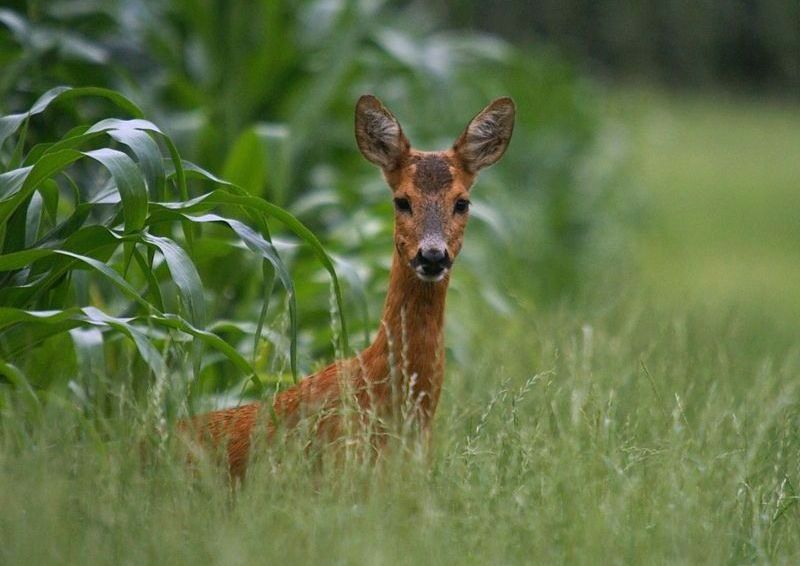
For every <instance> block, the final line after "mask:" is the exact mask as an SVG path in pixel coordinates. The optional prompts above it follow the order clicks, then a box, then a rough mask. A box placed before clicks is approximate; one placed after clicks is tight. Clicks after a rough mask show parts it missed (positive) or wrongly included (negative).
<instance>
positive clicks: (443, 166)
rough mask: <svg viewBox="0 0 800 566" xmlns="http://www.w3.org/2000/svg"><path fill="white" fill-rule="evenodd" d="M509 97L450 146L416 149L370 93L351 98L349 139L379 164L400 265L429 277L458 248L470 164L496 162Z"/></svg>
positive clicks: (434, 277)
mask: <svg viewBox="0 0 800 566" xmlns="http://www.w3.org/2000/svg"><path fill="white" fill-rule="evenodd" d="M514 113H515V109H514V102H513V101H512V100H511V99H510V98H498V99H497V100H495V101H493V102H492V103H491V104H489V105H488V106H487V107H486V108H484V109H483V110H482V111H481V112H480V113H479V114H478V115H477V116H475V117H474V118H473V119H472V120H471V121H470V123H469V124H468V125H467V127H466V129H465V130H464V132H463V133H462V134H461V136H459V138H458V139H457V140H456V142H455V143H454V144H453V146H452V147H451V148H450V149H447V150H445V151H417V150H415V149H413V148H412V147H411V144H410V143H409V142H408V139H406V137H405V135H404V134H403V129H402V128H401V127H400V123H399V122H398V121H397V119H396V118H395V117H394V115H393V114H392V113H391V112H390V111H389V110H388V109H387V108H386V107H385V106H384V105H383V104H381V102H380V100H378V99H377V98H375V97H374V96H371V95H364V96H362V97H361V98H359V99H358V104H357V105H356V141H357V142H358V147H359V149H360V150H361V153H362V154H363V155H364V157H366V158H367V160H369V161H371V162H372V163H374V164H375V165H378V166H379V167H380V168H381V169H382V170H383V174H384V177H385V179H386V182H387V184H388V185H389V188H390V189H391V190H392V195H393V197H394V208H395V229H394V243H395V248H396V249H397V253H398V254H399V257H400V259H401V260H402V262H403V264H405V265H406V266H408V268H409V269H411V270H413V271H414V273H415V274H416V276H417V277H419V279H421V280H422V281H426V282H429V283H435V282H438V281H441V280H443V279H444V278H445V277H446V276H447V274H448V273H449V271H450V268H451V267H452V265H453V261H454V260H455V258H456V256H458V252H459V251H460V250H461V244H462V241H463V238H464V229H465V228H466V226H467V218H468V217H469V206H470V201H469V192H470V189H471V187H472V184H473V183H474V181H475V177H476V176H477V173H478V171H480V170H481V169H483V168H484V167H488V166H489V165H492V164H493V163H496V162H497V161H498V160H499V159H500V158H501V157H502V156H503V153H504V152H505V150H506V147H508V142H509V140H510V139H511V133H512V131H513V129H514Z"/></svg>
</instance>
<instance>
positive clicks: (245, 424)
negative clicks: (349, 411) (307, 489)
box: [181, 95, 515, 479]
mask: <svg viewBox="0 0 800 566" xmlns="http://www.w3.org/2000/svg"><path fill="white" fill-rule="evenodd" d="M514 114H515V108H514V103H513V101H512V100H511V99H510V98H499V99H497V100H495V101H494V102H492V103H491V104H489V105H488V106H487V107H486V108H484V109H483V110H482V111H481V112H480V113H479V114H478V115H477V116H475V117H474V118H473V119H472V120H471V121H470V123H469V124H468V125H467V127H466V129H465V130H464V132H463V133H462V134H461V136H460V137H459V138H458V139H457V140H456V142H455V144H454V145H453V146H452V147H451V148H450V149H448V150H446V151H435V152H427V151H417V150H415V149H412V148H411V145H410V144H409V142H408V140H407V139H406V137H405V135H404V134H403V130H402V128H401V127H400V124H399V123H398V121H397V119H396V118H395V117H394V115H392V113H391V112H390V111H389V110H387V109H386V108H385V107H384V106H383V104H381V102H380V101H379V100H378V99H377V98H375V97H374V96H370V95H364V96H362V97H361V98H360V99H359V100H358V103H357V105H356V116H355V134H356V141H357V143H358V147H359V149H360V150H361V153H362V154H363V155H364V157H366V158H367V159H368V160H369V161H371V162H372V163H374V164H375V165H378V166H380V167H381V169H382V170H383V175H384V177H385V179H386V182H387V183H388V185H389V188H390V189H391V191H392V196H393V197H394V208H395V226H394V245H395V249H394V254H393V258H392V267H391V272H390V275H389V290H388V293H387V295H386V302H385V305H384V309H383V315H382V318H381V325H380V328H379V330H378V332H377V335H376V337H375V340H374V341H373V342H372V344H371V345H370V346H369V347H367V348H366V349H365V350H364V351H363V352H361V353H360V354H359V355H358V356H356V357H354V358H351V359H347V360H342V361H337V362H335V363H333V364H331V365H330V366H328V367H326V368H325V369H323V370H321V371H319V372H317V373H315V374H313V375H310V376H308V377H306V378H305V379H303V380H301V381H300V382H299V383H297V384H296V385H295V386H293V387H291V388H290V389H287V390H285V391H282V392H280V393H278V394H277V395H276V396H275V397H274V399H273V401H272V406H271V407H270V406H269V404H268V402H267V403H264V402H257V403H252V404H248V405H243V406H239V407H235V408H232V409H227V410H221V411H215V412H211V413H207V414H204V415H199V416H196V417H194V418H193V419H192V420H191V421H188V422H184V423H182V424H181V428H182V429H184V430H186V429H190V430H192V431H193V432H195V433H197V435H198V440H200V442H201V443H203V442H205V443H210V444H211V445H212V446H214V447H217V448H221V449H224V450H225V452H226V453H227V459H228V462H227V463H228V468H229V472H230V474H231V477H232V478H238V479H242V478H243V476H244V473H245V469H246V466H247V462H248V457H249V452H250V446H251V440H252V439H251V437H252V435H253V432H254V428H256V426H257V425H258V423H263V426H264V427H265V428H266V431H263V432H266V435H267V436H268V437H269V436H272V434H273V433H274V431H275V420H274V419H277V421H278V422H279V423H280V424H281V426H286V427H292V426H295V425H297V423H298V422H299V421H300V420H301V418H303V417H307V416H313V415H317V419H318V420H317V422H316V428H315V431H316V435H317V436H318V437H319V438H321V439H323V441H325V442H328V441H332V440H334V439H336V438H338V437H341V436H342V434H343V432H344V429H345V428H346V427H345V426H344V425H345V424H347V423H343V422H342V420H343V417H342V416H341V414H340V415H337V414H336V409H337V408H341V407H342V404H343V403H344V402H345V401H344V397H345V396H349V399H351V400H352V402H353V403H355V404H356V406H357V409H359V411H357V412H360V414H361V415H374V416H377V420H378V422H381V420H382V419H389V418H396V417H397V415H398V414H399V413H400V411H401V405H402V403H403V402H405V401H407V400H408V399H412V400H413V401H412V403H413V413H414V414H413V418H414V419H416V422H417V423H418V425H419V428H420V430H422V431H424V432H426V433H427V432H428V430H429V427H430V422H431V419H432V418H433V415H434V412H435V411H436V405H437V403H438V401H439V393H440V391H441V388H442V381H443V379H444V343H443V324H444V305H445V295H446V294H447V286H448V283H449V279H450V270H451V268H452V265H453V261H454V260H455V258H456V256H457V255H458V253H459V251H460V250H461V244H462V240H463V238H464V229H465V227H466V225H467V217H468V216H469V205H470V201H469V191H470V188H471V186H472V183H473V182H474V180H475V177H476V174H477V173H478V171H479V170H480V169H482V168H484V167H487V166H489V165H492V164H493V163H495V162H496V161H497V160H498V159H500V157H501V156H502V155H503V153H504V152H505V150H506V147H507V146H508V142H509V140H510V139H511V133H512V131H513V128H514ZM401 350H402V352H401ZM398 392H402V393H400V394H398ZM259 413H261V418H259ZM265 417H266V418H265ZM376 442H378V443H380V440H376Z"/></svg>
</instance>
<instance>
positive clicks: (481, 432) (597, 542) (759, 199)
mask: <svg viewBox="0 0 800 566" xmlns="http://www.w3.org/2000/svg"><path fill="white" fill-rule="evenodd" d="M604 104H605V106H606V109H605V114H606V116H607V118H608V119H609V120H611V121H613V122H614V123H616V127H619V128H623V129H624V130H626V131H627V132H629V133H628V137H627V139H628V140H629V141H628V151H629V155H630V165H629V171H628V173H629V175H630V178H631V179H632V180H633V181H634V183H633V187H634V190H635V191H637V198H638V199H639V200H640V202H641V203H643V204H642V208H641V211H640V212H639V214H638V216H637V217H636V219H635V220H636V221H635V223H634V224H633V225H632V226H631V227H630V230H631V231H633V232H634V234H635V235H636V237H635V238H634V241H635V242H636V244H635V246H634V250H633V253H634V254H635V258H636V261H635V263H636V269H634V270H632V271H631V273H633V275H630V276H628V277H626V278H625V280H624V281H621V282H620V281H619V280H618V279H619V278H615V277H608V280H609V281H613V284H611V283H610V282H609V283H599V284H598V286H597V287H596V288H595V289H594V290H593V291H592V292H589V293H587V294H586V296H584V297H583V298H579V299H578V298H576V299H574V300H564V301H562V302H560V303H559V304H557V305H554V306H548V307H546V308H534V307H533V306H530V305H528V306H525V305H520V306H519V310H518V311H517V312H516V313H515V315H514V316H513V317H508V316H504V315H501V314H497V313H494V312H493V309H492V308H491V307H490V306H489V305H488V304H482V303H476V302H474V301H472V300H468V297H469V296H470V295H469V294H468V293H465V292H462V293H454V295H453V297H452V300H451V302H450V304H449V307H448V308H449V310H450V312H451V313H457V314H458V319H459V320H461V321H467V325H468V326H469V327H470V328H474V329H478V330H477V331H478V332H480V330H481V329H483V330H484V335H483V337H482V338H481V339H480V340H479V341H478V342H477V343H478V344H479V351H478V352H475V353H474V356H473V359H474V360H476V363H473V364H471V365H463V364H459V363H458V362H457V361H450V363H449V368H448V377H447V382H446V385H445V391H444V394H443V399H442V402H441V405H440V412H439V414H438V416H437V420H436V423H435V442H434V449H433V453H432V455H431V456H430V458H429V459H426V457H424V456H420V455H419V454H418V452H417V450H416V448H415V447H414V446H408V447H406V450H405V451H402V450H401V451H400V452H401V454H399V455H395V456H394V457H390V458H389V459H388V461H386V462H384V463H383V464H382V465H381V466H380V467H379V468H377V469H375V468H374V467H373V466H372V465H369V464H364V463H363V462H359V461H358V460H357V459H356V460H353V461H349V462H346V463H345V464H344V465H343V466H340V467H334V468H333V469H332V468H330V467H328V468H323V470H322V472H320V471H319V470H316V469H314V466H312V465H310V464H309V463H308V462H307V461H306V460H304V458H303V457H302V456H300V455H298V453H297V451H292V450H291V449H287V450H285V451H284V452H283V453H282V452H281V450H278V449H276V451H275V453H272V454H271V455H270V456H265V457H262V458H259V459H257V461H256V462H255V463H254V467H253V469H252V471H251V475H250V478H249V481H248V482H247V485H246V486H245V488H244V489H242V490H240V491H238V492H236V493H234V494H231V493H230V492H229V491H228V489H227V488H226V485H225V482H224V481H223V479H222V477H221V476H220V474H218V470H215V469H213V468H211V469H205V468H201V470H200V472H198V473H192V472H189V471H187V469H186V466H185V465H184V464H183V461H182V460H181V459H180V458H175V457H174V455H173V453H172V452H171V450H170V448H171V444H170V443H169V442H167V444H166V446H165V447H164V448H163V451H161V452H157V453H156V454H155V456H154V457H152V456H151V457H152V458H153V459H154V461H151V464H149V465H143V464H142V458H141V454H140V450H139V449H138V448H137V444H136V442H133V441H131V440H130V439H131V438H138V437H137V436H136V431H138V430H139V427H140V426H141V419H140V417H139V415H137V414H136V413H135V412H134V410H133V409H132V408H131V409H128V408H126V407H124V406H122V405H125V403H126V400H125V399H124V398H120V399H119V403H120V405H121V408H120V410H119V413H118V414H120V415H125V416H126V417H127V418H119V419H115V420H102V419H101V420H97V421H95V420H93V419H92V417H87V416H86V415H84V414H81V413H80V412H79V411H76V410H75V409H74V408H71V407H70V406H69V405H68V404H59V403H50V404H49V405H48V406H47V408H46V410H45V412H44V413H43V414H42V415H40V417H39V418H40V422H38V424H35V425H32V424H30V421H29V420H27V419H26V418H25V415H23V413H22V411H24V410H25V408H24V407H18V408H17V409H15V410H18V411H20V414H19V418H17V419H16V420H15V419H14V418H13V415H9V414H8V413H7V414H6V418H5V419H4V422H5V423H6V424H5V426H4V428H3V430H2V437H1V438H0V442H2V446H0V448H1V449H0V486H2V488H0V508H1V509H2V510H3V512H2V514H0V536H1V537H2V545H0V562H2V563H4V564H22V563H31V564H41V563H109V564H121V563H129V564H140V563H145V562H149V563H196V562H200V563H219V564H247V563H254V562H259V563H270V562H273V563H274V562H280V563H368V564H382V563H385V564H419V563H453V564H463V563H474V564H486V563H495V564H497V563H510V562H530V561H536V562H540V563H552V562H563V561H567V562H576V563H609V562H611V563H638V564H641V563H723V562H725V563H740V562H749V561H756V562H776V563H796V562H797V561H798V560H800V505H798V501H799V500H800V491H798V490H800V391H799V390H798V387H800V380H798V377H800V375H799V374H800V343H798V341H797V338H796V337H797V331H798V330H800V324H798V322H797V321H798V320H800V319H798V315H800V294H798V293H797V289H798V284H800V261H798V260H800V248H798V246H797V245H796V242H797V241H798V239H799V237H800V224H799V223H798V220H797V211H798V210H799V209H800V192H798V191H797V179H799V178H800V160H799V159H792V157H791V156H793V155H794V156H796V155H800V109H799V108H798V107H797V106H791V105H782V104H778V103H765V102H754V101H749V100H741V99H724V100H721V101H717V100H715V99H713V98H712V97H710V96H706V97H701V96H688V95H683V96H677V95H665V94H663V93H660V92H657V91H650V90H640V89H630V90H626V91H622V92H616V93H612V94H609V95H608V96H607V101H606V102H605V103H604ZM466 245H467V246H469V245H470V242H469V239H468V241H467V244H466ZM614 270H615V266H613V265H609V266H607V271H608V272H613V271H614ZM626 273H627V271H626ZM455 277H456V278H458V272H456V274H455ZM488 329H491V332H486V330H488ZM454 334H456V332H454V331H453V329H451V332H450V335H449V336H450V338H451V339H452V337H453V335H454ZM12 423H16V424H12ZM109 438H110V439H111V440H109Z"/></svg>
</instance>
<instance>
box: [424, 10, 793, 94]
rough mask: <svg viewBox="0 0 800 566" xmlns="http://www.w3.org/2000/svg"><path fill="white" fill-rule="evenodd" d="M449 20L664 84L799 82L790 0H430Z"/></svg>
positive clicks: (786, 86) (782, 86)
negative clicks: (547, 46) (554, 48)
mask: <svg viewBox="0 0 800 566" xmlns="http://www.w3.org/2000/svg"><path fill="white" fill-rule="evenodd" d="M435 1H436V2H437V4H438V6H439V9H440V10H441V11H442V12H443V15H444V16H446V17H447V18H448V19H449V20H450V21H451V22H452V23H453V24H455V25H457V26H465V27H470V28H476V29H481V30H486V31H492V32H496V33H500V34H502V35H504V36H505V37H507V38H509V39H512V40H514V41H517V42H522V43H532V42H536V43H541V42H546V43H550V44H553V45H555V46H557V48H558V49H559V50H560V51H562V52H563V53H564V54H565V55H567V56H568V57H570V58H574V59H577V60H578V61H580V62H581V63H582V64H583V65H585V66H588V67H590V68H592V69H594V70H599V71H601V72H608V73H611V74H614V75H620V76H634V77H646V78H651V79H652V78H654V79H657V80H660V81H663V82H666V83H668V84H676V85H683V84H690V85H704V84H709V83H721V84H726V85H730V86H735V87H739V88H742V87H745V88H749V89H753V90H783V91H787V92H792V91H793V92H797V88H798V87H800V2H799V1H798V0H695V1H692V2H687V1H686V0H509V1H507V2H501V3H487V2H478V1H476V0H435Z"/></svg>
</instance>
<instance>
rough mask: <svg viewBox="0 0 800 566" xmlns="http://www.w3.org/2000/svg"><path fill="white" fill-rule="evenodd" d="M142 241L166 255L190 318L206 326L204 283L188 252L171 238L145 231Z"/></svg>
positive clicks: (195, 322)
mask: <svg viewBox="0 0 800 566" xmlns="http://www.w3.org/2000/svg"><path fill="white" fill-rule="evenodd" d="M142 241H143V242H145V243H147V244H150V245H151V246H155V247H156V248H158V250H159V251H160V252H161V255H163V256H164V260H165V261H166V262H167V268H168V269H169V272H170V275H172V280H173V281H174V282H175V285H176V286H177V287H178V290H179V291H180V294H181V299H182V301H183V304H184V306H185V307H186V311H187V312H188V314H189V320H190V321H191V322H192V324H195V325H197V326H199V327H201V328H202V327H204V326H205V324H206V310H205V297H204V295H203V283H202V282H201V280H200V274H199V273H197V268H196V267H195V266H194V264H193V263H192V260H191V259H190V258H189V256H188V254H187V253H186V252H185V251H184V250H183V248H181V247H180V246H179V245H178V244H176V243H175V242H174V241H173V240H170V239H169V238H164V237H160V236H153V235H152V234H147V233H143V234H142Z"/></svg>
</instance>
